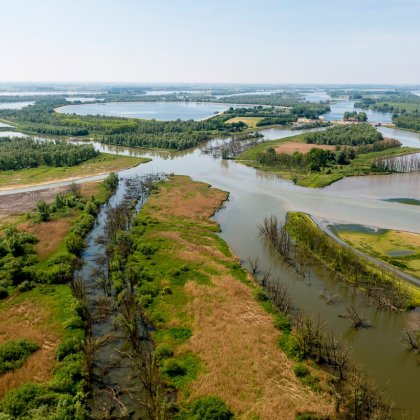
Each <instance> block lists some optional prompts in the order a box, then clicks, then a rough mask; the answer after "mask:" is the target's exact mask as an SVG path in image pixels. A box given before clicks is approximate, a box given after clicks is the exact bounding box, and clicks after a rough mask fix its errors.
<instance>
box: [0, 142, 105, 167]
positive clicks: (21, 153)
mask: <svg viewBox="0 0 420 420" xmlns="http://www.w3.org/2000/svg"><path fill="white" fill-rule="evenodd" d="M98 155H99V152H97V151H96V150H95V149H94V147H93V146H92V145H90V144H89V145H73V144H71V143H66V142H63V141H51V142H50V141H42V142H41V141H36V140H32V139H30V138H2V140H1V142H0V170H3V171H7V170H17V169H27V168H36V167H38V166H41V165H46V166H55V167H60V166H76V165H78V164H80V163H82V162H85V161H87V160H89V159H92V158H94V157H96V156H98Z"/></svg>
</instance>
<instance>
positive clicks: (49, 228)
mask: <svg viewBox="0 0 420 420" xmlns="http://www.w3.org/2000/svg"><path fill="white" fill-rule="evenodd" d="M74 219H75V218H74V217H66V218H64V219H59V220H50V221H48V222H43V223H35V224H34V223H32V222H31V223H22V224H20V225H19V226H18V229H19V230H21V231H25V232H28V233H30V234H32V235H34V236H35V237H36V238H38V242H37V243H36V244H35V246H34V248H35V251H36V253H37V254H38V256H39V257H40V258H41V259H45V258H46V257H48V256H49V255H50V254H51V253H52V252H54V251H55V250H56V249H57V246H58V245H59V243H60V242H61V241H62V240H63V239H64V237H65V236H66V235H67V233H68V232H69V230H70V227H71V224H72V222H73V220H74Z"/></svg>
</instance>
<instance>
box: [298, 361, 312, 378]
mask: <svg viewBox="0 0 420 420" xmlns="http://www.w3.org/2000/svg"><path fill="white" fill-rule="evenodd" d="M309 373H310V372H309V369H308V367H307V366H306V365H304V364H303V363H298V364H296V366H295V375H296V377H298V378H304V377H305V376H308V375H309Z"/></svg>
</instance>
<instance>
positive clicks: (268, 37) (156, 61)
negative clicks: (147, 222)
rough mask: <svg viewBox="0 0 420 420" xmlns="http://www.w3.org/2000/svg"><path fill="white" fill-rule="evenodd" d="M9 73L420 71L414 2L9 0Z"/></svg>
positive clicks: (154, 78)
mask: <svg viewBox="0 0 420 420" xmlns="http://www.w3.org/2000/svg"><path fill="white" fill-rule="evenodd" d="M1 4H2V7H1V10H2V15H3V16H7V19H5V20H3V21H2V25H1V27H0V36H1V37H2V39H3V40H7V42H4V43H3V46H2V50H3V51H2V52H3V57H7V61H6V62H5V63H4V64H5V65H3V66H1V68H0V80H1V81H4V82H7V81H10V82H19V81H39V82H47V81H48V82H58V81H61V82H64V81H68V82H127V83H154V82H162V83H180V82H185V83H187V82H189V83H194V82H210V83H232V82H237V83H290V84H293V83H312V84H319V83H326V84H337V83H353V84H358V83H366V84H373V83H375V84H418V83H420V72H419V69H420V55H419V54H416V53H415V51H416V49H417V47H418V41H419V39H420V25H418V16H420V2H418V1H416V0H400V1H395V0H381V1H380V0H369V1H365V0H354V1H352V2H346V3H344V2H336V1H332V0H322V1H320V2H312V1H309V0H298V1H293V2H292V1H289V0H287V1H280V2H279V1H275V0H262V1H260V2H258V3H256V2H252V1H250V0H245V1H241V2H238V1H231V2H226V1H221V0H213V1H211V2H205V3H204V2H200V4H197V2H194V1H193V0H180V1H177V2H171V1H170V0H156V1H153V2H147V1H141V0H123V1H120V2H118V3H116V2H113V1H111V0H90V1H88V2H86V1H82V0H73V1H71V2H70V1H67V0H59V1H57V0H44V1H43V2H32V1H30V0H13V1H11V0H6V1H2V2H1Z"/></svg>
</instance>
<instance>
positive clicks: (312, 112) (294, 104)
mask: <svg viewBox="0 0 420 420" xmlns="http://www.w3.org/2000/svg"><path fill="white" fill-rule="evenodd" d="M301 99H302V98H301V96H300V95H297V94H290V93H289V94H271V95H261V94H260V95H237V96H229V97H226V98H220V99H218V100H217V101H216V102H220V103H232V102H233V103H236V104H250V105H251V104H252V105H269V106H283V107H289V108H291V109H290V113H291V114H292V115H295V116H297V117H303V118H313V119H316V118H318V117H319V116H320V115H322V114H325V113H327V112H328V111H330V107H329V105H327V104H323V103H314V102H303V101H302V100H301Z"/></svg>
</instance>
